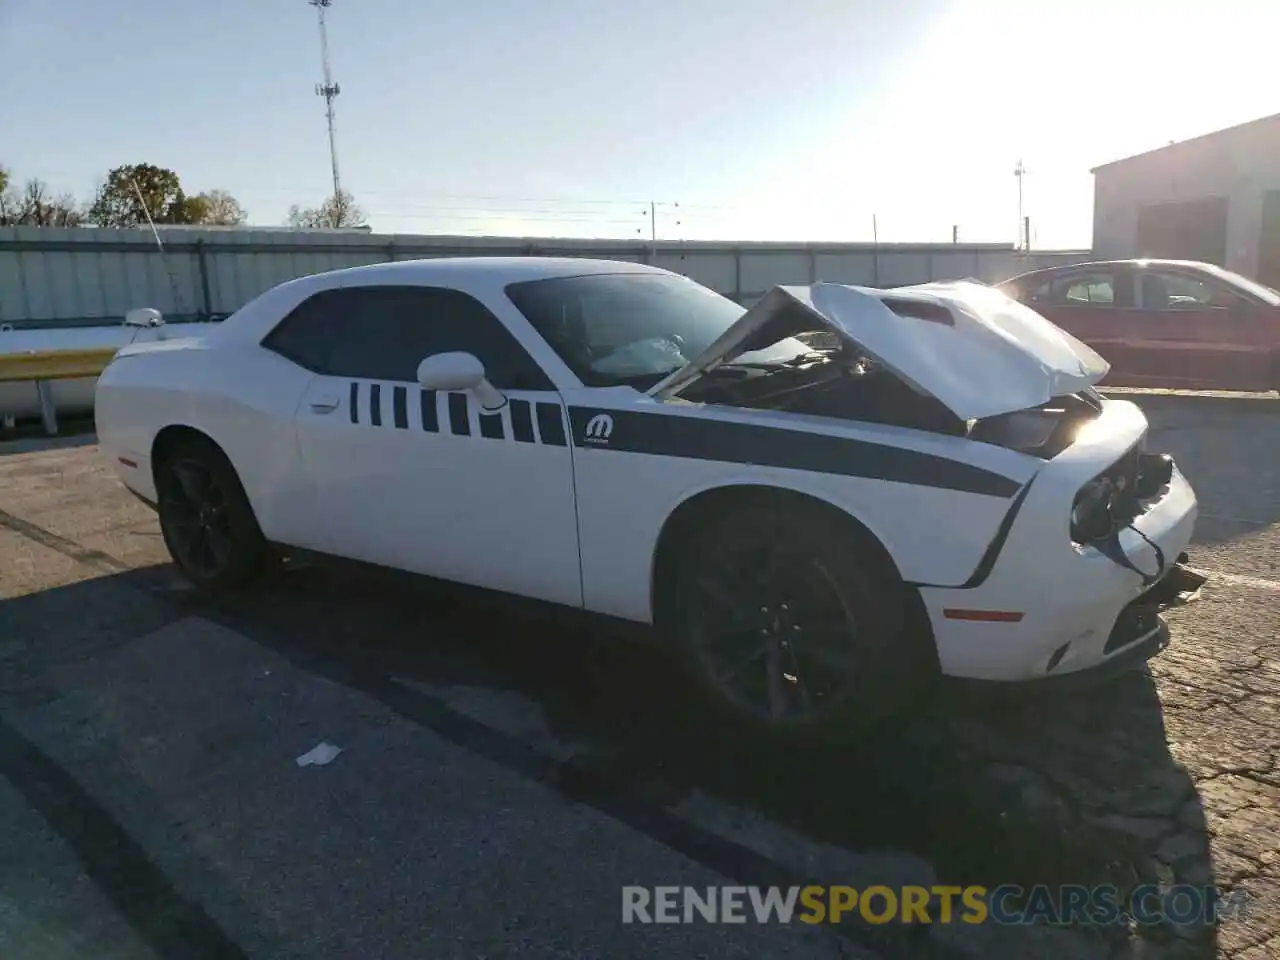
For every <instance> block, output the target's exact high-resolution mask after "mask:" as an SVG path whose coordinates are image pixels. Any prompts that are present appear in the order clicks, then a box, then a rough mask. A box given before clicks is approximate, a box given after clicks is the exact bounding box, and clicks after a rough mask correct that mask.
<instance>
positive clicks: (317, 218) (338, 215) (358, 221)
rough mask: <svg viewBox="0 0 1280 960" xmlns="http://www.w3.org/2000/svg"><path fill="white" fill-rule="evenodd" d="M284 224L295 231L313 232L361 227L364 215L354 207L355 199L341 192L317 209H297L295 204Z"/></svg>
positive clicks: (345, 192) (343, 191) (363, 223)
mask: <svg viewBox="0 0 1280 960" xmlns="http://www.w3.org/2000/svg"><path fill="white" fill-rule="evenodd" d="M285 223H286V224H288V225H289V226H291V227H293V228H295V229H297V230H315V229H317V228H324V227H329V228H334V227H363V226H364V225H365V213H364V211H363V210H361V209H360V208H359V207H358V206H356V201H355V198H354V197H352V196H351V194H349V193H347V191H345V190H342V191H340V192H338V193H335V194H334V195H333V196H331V197H329V198H327V199H326V200H325V201H324V203H322V204H320V206H318V207H307V208H305V209H304V208H302V207H299V206H298V205H297V204H296V203H295V204H294V205H293V206H292V207H290V208H289V215H288V217H287V218H286V220H285Z"/></svg>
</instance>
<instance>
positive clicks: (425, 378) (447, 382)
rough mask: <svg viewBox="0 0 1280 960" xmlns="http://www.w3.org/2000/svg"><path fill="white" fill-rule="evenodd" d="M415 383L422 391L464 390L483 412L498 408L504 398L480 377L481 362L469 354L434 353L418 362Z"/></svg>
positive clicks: (505, 401) (501, 406)
mask: <svg viewBox="0 0 1280 960" xmlns="http://www.w3.org/2000/svg"><path fill="white" fill-rule="evenodd" d="M418 383H419V384H421V385H422V388H423V389H424V390H444V391H446V392H448V391H451V390H466V391H469V392H471V393H474V394H475V395H476V399H477V400H479V401H480V406H481V407H482V408H483V409H484V410H487V411H494V410H501V409H502V408H503V407H504V406H506V404H507V398H506V397H504V396H503V395H502V393H501V392H500V391H499V390H498V389H497V388H495V387H494V385H493V384H491V383H490V382H489V381H488V380H486V379H485V376H484V364H483V363H481V362H480V358H479V357H476V356H475V355H474V354H470V353H437V354H434V355H433V356H430V357H427V358H426V359H425V360H423V361H422V362H421V363H420V364H418Z"/></svg>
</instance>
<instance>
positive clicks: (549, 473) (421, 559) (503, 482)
mask: <svg viewBox="0 0 1280 960" xmlns="http://www.w3.org/2000/svg"><path fill="white" fill-rule="evenodd" d="M299 313H300V314H301V319H300V321H299V322H301V323H302V324H303V325H305V326H308V327H309V328H310V330H311V335H312V336H314V337H317V338H319V339H321V340H322V341H323V342H324V344H325V348H324V350H323V351H321V355H320V356H319V357H318V358H317V359H316V361H315V373H316V375H315V377H314V378H313V380H312V381H311V383H310V385H309V386H308V387H307V390H306V393H305V395H304V397H303V399H302V402H301V404H300V406H299V408H298V411H297V415H296V422H297V436H298V444H299V455H300V458H301V463H302V467H303V470H304V471H305V473H306V476H307V480H308V483H307V489H306V496H307V498H308V501H307V502H308V506H307V508H306V510H305V511H304V513H305V515H306V516H308V517H310V518H311V520H312V523H311V525H310V526H306V525H303V524H300V526H301V527H303V528H302V529H298V530H297V531H295V540H296V541H297V545H299V546H304V547H308V548H310V549H314V550H320V551H323V552H326V553H332V554H336V555H338V556H345V557H350V558H353V559H357V560H364V561H368V562H372V563H377V564H382V565H385V566H389V567H394V568H397V569H403V570H410V571H413V572H416V573H423V574H428V575H431V576H438V577H442V578H445V579H449V580H456V581H459V582H462V583H469V584H475V585H479V586H484V587H491V588H494V589H499V590H504V591H507V592H511V593H515V594H520V595H522V596H528V597H534V598H538V599H543V600H549V601H553V602H557V603H566V604H570V605H580V604H581V601H582V590H581V571H580V567H579V556H578V538H577V524H576V518H575V513H574V511H575V506H574V492H573V464H572V459H571V452H570V449H569V447H568V445H567V443H566V430H565V411H564V405H563V403H562V402H561V399H560V396H559V394H558V393H557V392H556V391H555V390H554V389H553V386H552V384H551V382H550V380H549V379H548V378H547V377H546V375H545V373H544V372H543V371H542V370H541V369H540V368H539V367H538V366H537V364H536V362H535V361H534V360H533V359H532V358H531V357H530V356H529V354H528V352H527V351H526V350H525V349H524V347H523V346H522V345H521V344H520V343H519V341H518V340H517V339H516V338H515V337H514V336H513V335H512V334H511V333H510V331H509V330H508V329H507V328H506V327H505V326H504V325H503V324H502V322H501V321H500V320H499V319H498V318H497V317H496V316H494V315H493V314H492V313H491V312H490V311H489V310H488V309H487V308H486V307H485V306H484V305H483V304H481V303H480V301H478V300H476V299H475V298H473V297H471V296H470V295H468V294H466V293H463V292H461V291H457V290H452V289H445V288H440V287H424V286H369V287H345V288H341V289H335V290H329V291H325V292H323V293H319V294H316V295H315V296H314V297H313V298H312V300H311V301H309V302H308V303H305V304H303V305H302V307H300V308H299ZM458 351H461V352H465V353H470V354H473V355H474V356H476V357H477V358H479V359H480V361H481V362H482V363H483V364H484V366H485V371H486V377H487V379H488V380H489V382H490V383H492V384H493V385H494V386H495V387H496V388H498V389H499V390H500V391H502V392H503V395H504V397H505V404H504V405H503V406H502V407H501V409H499V410H497V411H494V412H485V411H482V410H481V409H480V407H479V403H478V401H477V399H476V397H475V396H473V395H472V394H471V393H469V392H437V391H431V390H424V389H422V388H421V387H420V386H419V385H418V383H417V382H416V371H417V367H418V364H419V363H420V362H421V361H422V360H423V359H425V358H426V357H428V356H432V355H435V354H439V353H449V352H458Z"/></svg>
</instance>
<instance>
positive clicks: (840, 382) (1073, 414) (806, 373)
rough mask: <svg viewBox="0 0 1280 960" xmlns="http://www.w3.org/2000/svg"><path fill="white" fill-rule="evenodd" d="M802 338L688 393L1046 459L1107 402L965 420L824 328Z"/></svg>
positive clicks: (716, 372) (728, 367)
mask: <svg viewBox="0 0 1280 960" xmlns="http://www.w3.org/2000/svg"><path fill="white" fill-rule="evenodd" d="M797 339H798V340H801V341H802V342H805V343H808V344H812V345H813V346H814V347H815V349H814V350H813V352H810V353H803V354H801V355H799V356H797V357H796V358H794V359H793V360H791V361H788V362H786V363H783V364H758V365H753V364H748V363H728V364H724V365H722V366H719V367H716V368H714V369H712V370H710V371H708V375H707V376H706V377H705V378H704V379H703V380H701V381H700V382H698V383H696V384H694V385H693V386H692V387H691V388H690V389H689V390H688V391H687V392H686V394H685V396H686V398H687V399H689V400H691V401H694V402H698V403H713V404H727V405H731V406H736V407H746V408H749V409H753V410H786V411H789V412H791V413H802V414H810V415H813V416H820V417H836V418H839V419H845V420H860V421H863V422H869V423H882V424H889V425H893V426H900V427H908V428H911V429H915V430H926V431H928V432H930V433H940V434H945V435H947V436H954V437H967V438H969V439H971V440H974V441H975V442H978V443H990V444H994V445H996V446H1001V447H1006V448H1009V449H1012V450H1017V451H1019V452H1022V453H1028V454H1031V455H1033V456H1038V457H1042V458H1044V459H1049V458H1051V457H1054V456H1056V455H1057V454H1058V453H1060V452H1061V451H1062V450H1064V449H1066V448H1067V447H1068V446H1070V445H1071V443H1072V441H1073V439H1074V437H1075V435H1076V433H1077V431H1078V430H1079V429H1080V427H1081V426H1082V425H1083V424H1085V423H1087V422H1089V421H1090V420H1093V419H1094V418H1096V417H1097V416H1098V414H1099V413H1100V412H1101V410H1102V403H1101V400H1100V398H1099V397H1098V395H1097V394H1096V393H1094V392H1093V391H1092V390H1088V391H1083V392H1081V393H1078V394H1073V395H1071V396H1066V397H1057V398H1054V399H1053V400H1051V401H1049V402H1048V403H1046V404H1043V405H1041V406H1039V407H1034V408H1032V409H1029V410H1019V411H1016V412H1013V413H1006V414H1001V415H999V416H995V417H988V418H986V419H984V420H970V421H965V420H961V419H960V418H959V417H957V416H956V415H955V414H954V413H952V412H951V411H950V410H948V409H947V407H946V406H944V405H943V404H942V403H941V402H940V401H938V400H937V399H935V398H934V397H932V396H929V395H928V394H924V393H921V392H919V391H918V390H916V389H915V388H914V387H912V386H910V385H909V384H907V383H906V382H905V381H903V380H902V379H901V378H900V377H898V376H897V375H896V374H894V373H893V372H892V371H890V370H887V369H885V368H884V367H883V366H881V365H879V364H878V363H876V362H875V361H874V360H872V359H871V358H869V357H866V356H863V355H860V354H858V353H857V352H856V351H851V350H850V349H848V348H847V347H842V346H839V345H837V346H834V347H826V348H825V349H824V348H823V347H824V346H825V341H826V340H827V338H826V337H824V336H823V335H822V334H816V335H813V334H810V335H805V334H802V335H800V336H799V337H797ZM820 345H822V346H820Z"/></svg>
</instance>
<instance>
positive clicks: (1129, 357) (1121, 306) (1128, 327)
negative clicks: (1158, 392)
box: [1024, 265, 1139, 384]
mask: <svg viewBox="0 0 1280 960" xmlns="http://www.w3.org/2000/svg"><path fill="white" fill-rule="evenodd" d="M1024 300H1025V302H1026V303H1027V304H1028V305H1029V306H1030V307H1032V309H1034V310H1035V311H1036V312H1037V313H1040V314H1041V315H1043V316H1044V317H1045V318H1046V319H1048V320H1050V321H1052V322H1053V323H1055V324H1057V325H1058V326H1060V327H1062V329H1064V330H1066V331H1067V332H1068V333H1070V334H1071V335H1072V336H1074V337H1076V338H1077V339H1078V340H1082V341H1084V342H1085V343H1087V344H1088V345H1089V346H1091V347H1092V348H1093V349H1094V350H1096V351H1097V352H1098V353H1099V354H1100V355H1101V356H1102V358H1103V359H1104V360H1106V361H1107V362H1108V363H1109V364H1111V370H1110V372H1109V373H1108V374H1107V377H1106V379H1105V380H1104V381H1103V382H1104V383H1109V384H1128V383H1134V382H1135V381H1136V380H1137V378H1138V370H1137V369H1136V367H1135V361H1136V348H1135V338H1136V337H1137V336H1138V333H1139V331H1138V328H1137V324H1138V317H1137V312H1136V310H1135V308H1134V299H1133V280H1132V274H1131V272H1130V271H1129V270H1127V269H1126V268H1124V267H1123V266H1118V265H1117V266H1110V265H1108V266H1091V267H1087V268H1082V269H1079V270H1068V271H1063V272H1061V273H1055V274H1052V275H1050V277H1048V278H1046V279H1045V280H1044V281H1043V282H1042V283H1041V284H1040V286H1038V287H1036V288H1034V289H1032V290H1030V291H1029V292H1028V293H1027V295H1026V296H1025V297H1024Z"/></svg>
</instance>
